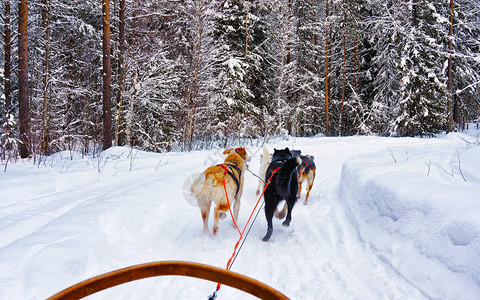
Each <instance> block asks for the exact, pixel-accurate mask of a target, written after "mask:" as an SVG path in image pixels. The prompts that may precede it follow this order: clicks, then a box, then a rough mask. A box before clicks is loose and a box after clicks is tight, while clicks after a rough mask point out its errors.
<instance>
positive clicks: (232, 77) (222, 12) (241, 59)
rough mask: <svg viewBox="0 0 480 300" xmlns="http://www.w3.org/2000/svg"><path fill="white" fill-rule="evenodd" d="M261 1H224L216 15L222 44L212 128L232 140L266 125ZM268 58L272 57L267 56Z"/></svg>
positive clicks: (216, 67)
mask: <svg viewBox="0 0 480 300" xmlns="http://www.w3.org/2000/svg"><path fill="white" fill-rule="evenodd" d="M261 11H262V6H261V5H256V4H253V3H252V4H251V3H250V2H249V1H243V0H242V1H240V0H238V1H237V0H230V1H224V2H222V5H221V6H219V7H218V12H217V14H216V15H215V30H214V35H213V37H214V39H215V41H216V45H217V46H218V49H217V52H216V53H215V55H216V56H215V58H214V59H215V60H214V66H213V78H214V81H213V86H212V87H213V90H212V92H213V94H212V96H213V98H212V101H211V104H210V105H211V107H212V109H213V117H212V118H211V119H210V122H211V124H212V125H211V130H212V132H217V133H218V134H220V136H218V137H221V138H223V139H224V141H225V142H224V144H225V145H226V144H228V139H229V138H230V139H231V138H232V137H234V138H236V139H238V141H240V138H242V137H244V136H249V137H251V136H255V135H256V134H257V133H258V131H259V128H262V125H263V122H262V120H263V118H262V117H261V113H262V110H261V106H264V105H266V104H267V102H268V99H269V98H268V96H267V95H266V90H265V88H264V86H265V80H266V77H267V76H268V74H266V72H265V70H266V69H268V66H267V65H266V64H268V63H267V60H265V59H264V56H263V55H262V54H263V53H261V52H262V51H263V49H264V48H263V47H262V46H263V45H262V43H263V42H265V40H266V37H265V33H264V30H265V29H264V28H265V23H263V20H262V19H261V16H260V15H259V13H261ZM266 59H268V57H267V58H266Z"/></svg>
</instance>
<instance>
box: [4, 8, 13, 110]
mask: <svg viewBox="0 0 480 300" xmlns="http://www.w3.org/2000/svg"><path fill="white" fill-rule="evenodd" d="M3 24H4V25H3V26H4V27H3V28H4V36H3V41H4V47H5V60H4V66H3V75H4V77H5V90H4V93H5V109H6V111H7V114H9V113H11V108H12V92H11V91H12V85H11V81H10V77H11V65H12V63H11V55H12V40H11V39H12V34H11V31H10V0H5V16H4V18H3Z"/></svg>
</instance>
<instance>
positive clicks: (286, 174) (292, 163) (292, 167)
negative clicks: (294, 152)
mask: <svg viewBox="0 0 480 300" xmlns="http://www.w3.org/2000/svg"><path fill="white" fill-rule="evenodd" d="M301 163H302V160H301V159H300V157H298V156H297V157H292V158H290V159H289V160H287V161H286V162H285V163H284V164H283V166H282V167H281V168H280V171H279V176H278V178H279V180H281V181H283V180H284V181H285V182H278V183H279V184H280V185H281V186H288V185H289V180H290V175H291V174H292V172H294V171H296V170H297V169H296V168H297V166H299V165H300V164H301Z"/></svg>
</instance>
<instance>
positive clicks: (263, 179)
mask: <svg viewBox="0 0 480 300" xmlns="http://www.w3.org/2000/svg"><path fill="white" fill-rule="evenodd" d="M247 171H248V172H250V174H252V175H253V176H255V177H257V178H258V179H260V180H261V181H262V182H263V184H265V178H261V177H260V176H258V175H257V174H255V173H253V172H252V171H250V169H249V168H248V166H247Z"/></svg>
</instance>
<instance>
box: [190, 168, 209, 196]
mask: <svg viewBox="0 0 480 300" xmlns="http://www.w3.org/2000/svg"><path fill="white" fill-rule="evenodd" d="M204 183H205V174H203V173H202V174H200V175H199V176H198V177H197V178H196V179H195V180H194V181H193V183H192V186H191V187H190V192H191V193H192V194H194V195H195V196H197V197H198V196H200V194H201V193H202V190H203V185H204Z"/></svg>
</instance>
